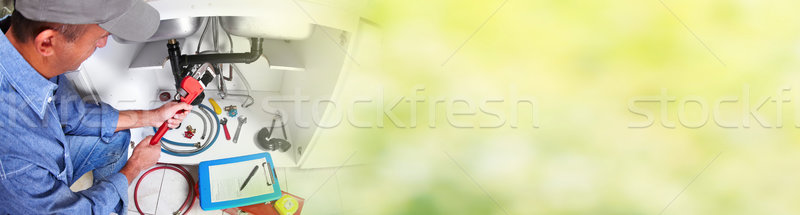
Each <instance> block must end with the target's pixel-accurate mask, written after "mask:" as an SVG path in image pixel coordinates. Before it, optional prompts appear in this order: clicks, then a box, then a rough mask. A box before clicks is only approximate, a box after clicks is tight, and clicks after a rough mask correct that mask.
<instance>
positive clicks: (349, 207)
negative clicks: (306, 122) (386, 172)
mask: <svg viewBox="0 0 800 215" xmlns="http://www.w3.org/2000/svg"><path fill="white" fill-rule="evenodd" d="M184 167H186V168H187V169H188V170H189V171H191V172H192V174H193V177H194V178H195V180H197V167H196V166H184ZM355 168H358V167H343V168H322V169H299V168H278V169H277V171H276V173H277V174H278V180H279V182H280V185H281V190H284V191H287V192H289V193H292V194H294V195H297V196H300V197H302V198H304V199H305V200H306V202H305V206H304V207H303V211H302V214H305V215H311V214H314V215H315V214H322V215H326V214H351V213H350V212H354V210H355V209H356V205H355V204H354V203H353V202H351V201H348V199H346V198H344V197H346V195H345V194H347V192H346V191H343V190H341V183H342V182H340V179H344V180H346V179H347V178H351V177H356V176H355V175H354V174H352V172H354V171H351V170H354V169H355ZM91 177H92V176H91V172H90V173H87V174H86V175H84V176H83V177H81V178H80V179H78V181H76V182H75V184H73V186H72V187H71V188H72V189H73V190H75V191H78V190H83V189H86V188H88V187H89V186H91V183H92V182H91V181H92V180H91ZM136 180H138V178H136V179H134V184H135V181H136ZM134 184H132V185H131V186H129V187H128V196H129V200H130V201H129V205H128V213H130V214H139V213H138V212H137V210H136V206H134V202H133V189H134ZM187 191H188V187H187V185H186V181H185V180H184V179H183V176H181V175H180V174H178V173H176V172H173V171H166V170H157V171H155V172H153V173H150V175H148V176H147V177H146V178H145V179H144V180H143V181H142V185H140V187H139V206H140V207H141V209H142V211H143V212H144V213H145V214H159V215H160V214H172V213H173V212H175V210H176V209H178V208H179V207H180V205H181V204H182V203H183V201H184V199H185V198H186V194H187ZM189 214H214V215H224V214H226V213H224V212H222V211H220V210H216V211H203V210H202V209H200V205H199V202H198V201H195V203H194V206H193V207H192V210H191V211H190V212H189Z"/></svg>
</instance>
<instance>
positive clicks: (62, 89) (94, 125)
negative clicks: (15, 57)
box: [54, 75, 119, 142]
mask: <svg viewBox="0 0 800 215" xmlns="http://www.w3.org/2000/svg"><path fill="white" fill-rule="evenodd" d="M57 82H58V89H57V90H56V93H55V94H54V97H55V98H54V102H55V105H56V109H57V110H58V112H59V113H58V118H59V120H60V121H61V127H62V129H63V130H64V134H67V135H80V136H99V137H100V138H101V139H102V140H103V141H105V142H109V141H111V136H113V135H114V131H115V130H116V129H117V121H118V120H119V111H118V110H117V109H115V108H114V107H111V105H108V104H106V103H100V104H99V105H98V104H91V103H88V102H85V101H83V99H81V97H80V95H78V92H77V91H76V90H75V88H74V87H73V86H72V83H70V81H69V79H67V78H66V77H65V76H64V75H59V76H57Z"/></svg>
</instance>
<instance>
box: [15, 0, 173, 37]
mask: <svg viewBox="0 0 800 215" xmlns="http://www.w3.org/2000/svg"><path fill="white" fill-rule="evenodd" d="M14 8H15V9H16V10H18V11H19V12H20V13H21V14H22V15H24V16H25V18H28V19H30V20H35V21H40V22H53V23H62V24H99V25H100V27H101V28H103V29H105V30H106V31H108V32H109V33H111V34H112V35H114V37H116V38H120V39H124V40H128V41H144V40H147V39H148V38H150V36H152V35H153V33H155V32H156V30H157V29H158V24H159V23H160V20H161V18H160V16H159V14H158V11H156V9H155V8H153V7H152V6H150V5H149V4H147V3H145V2H144V1H142V0H17V1H16V3H15V4H14Z"/></svg>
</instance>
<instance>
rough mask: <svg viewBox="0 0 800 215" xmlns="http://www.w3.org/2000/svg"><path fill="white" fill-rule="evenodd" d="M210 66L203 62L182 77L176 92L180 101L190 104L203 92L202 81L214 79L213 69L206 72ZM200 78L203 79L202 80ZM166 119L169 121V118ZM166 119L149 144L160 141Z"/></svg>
mask: <svg viewBox="0 0 800 215" xmlns="http://www.w3.org/2000/svg"><path fill="white" fill-rule="evenodd" d="M210 66H211V65H210V64H208V65H206V64H204V65H203V66H202V67H200V69H198V70H197V71H196V72H195V74H194V75H193V76H186V77H185V78H183V80H182V81H181V88H180V89H178V94H179V95H180V96H181V99H180V101H181V102H183V103H186V104H192V102H193V101H194V100H195V99H196V98H197V97H198V96H199V95H200V94H202V93H203V90H204V89H205V84H204V83H208V82H211V80H213V79H214V76H213V74H214V72H213V71H211V72H206V71H207V69H211V68H209V67H210ZM212 70H213V69H212ZM209 77H210V78H209ZM200 80H203V82H201V81H200ZM201 99H202V98H201ZM182 112H183V110H181V111H178V112H177V113H176V114H180V113H182ZM167 121H169V119H168V120H167ZM167 121H164V123H162V124H161V127H158V131H156V134H155V135H154V136H153V138H152V139H150V145H155V144H157V143H158V142H159V141H161V138H162V137H164V134H166V133H167V130H169V127H168V123H167Z"/></svg>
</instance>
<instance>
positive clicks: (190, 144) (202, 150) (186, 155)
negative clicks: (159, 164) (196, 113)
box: [153, 104, 222, 157]
mask: <svg viewBox="0 0 800 215" xmlns="http://www.w3.org/2000/svg"><path fill="white" fill-rule="evenodd" d="M200 108H203V109H206V110H207V111H209V112H211V113H214V110H212V109H211V108H209V107H208V106H205V105H203V104H200ZM211 115H212V116H214V120H215V121H216V122H217V133H216V134H214V139H212V140H211V142H210V143H208V146H206V147H204V148H203V149H200V151H196V152H192V153H185V154H184V153H175V152H171V151H167V150H166V149H164V148H161V152H164V153H166V154H169V155H172V156H179V157H188V156H194V155H197V154H200V153H202V152H204V151H206V149H208V148H211V146H212V145H214V142H217V137H218V136H219V130H222V129H219V126H220V125H219V117H217V115H216V114H211ZM153 131H156V128H155V127H154V128H153ZM161 141H164V142H166V143H169V144H172V145H176V146H194V145H195V144H193V143H180V142H175V141H172V140H168V139H167V138H161Z"/></svg>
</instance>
